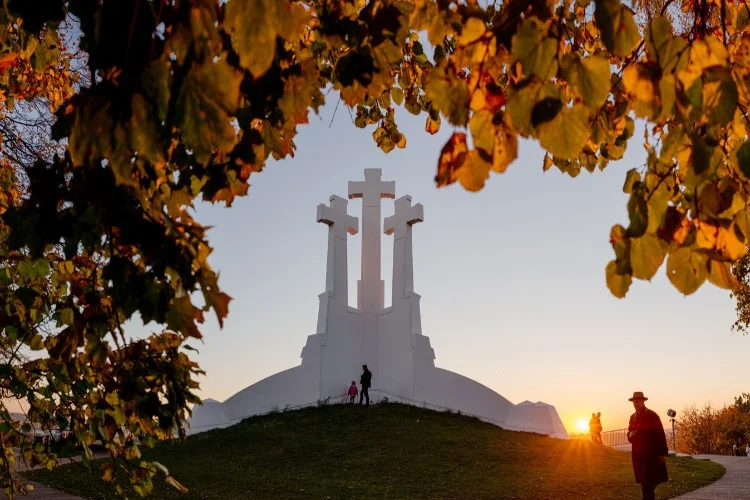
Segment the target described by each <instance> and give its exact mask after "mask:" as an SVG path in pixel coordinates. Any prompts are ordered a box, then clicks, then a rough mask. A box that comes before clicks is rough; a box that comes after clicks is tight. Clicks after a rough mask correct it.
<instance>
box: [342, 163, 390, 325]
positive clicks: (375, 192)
mask: <svg viewBox="0 0 750 500" xmlns="http://www.w3.org/2000/svg"><path fill="white" fill-rule="evenodd" d="M382 175H383V171H382V170H380V169H379V168H366V169H365V180H364V182H362V181H358V182H352V181H350V182H349V199H352V198H362V279H361V280H360V290H359V292H360V296H359V300H358V303H359V306H360V309H361V310H362V313H363V314H366V315H369V314H378V313H379V312H380V311H381V309H382V308H383V289H382V285H381V280H380V228H381V219H380V200H381V199H382V198H395V197H396V183H395V182H393V181H382V180H380V178H381V177H382Z"/></svg>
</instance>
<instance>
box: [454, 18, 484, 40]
mask: <svg viewBox="0 0 750 500" xmlns="http://www.w3.org/2000/svg"><path fill="white" fill-rule="evenodd" d="M485 31H487V26H486V25H485V24H484V21H482V20H481V19H479V18H478V17H470V18H469V19H467V20H466V24H465V25H464V27H463V29H462V30H461V35H459V37H458V41H459V42H460V43H461V44H462V45H468V44H470V43H472V42H476V41H477V40H479V38H480V37H481V36H482V35H484V32H485Z"/></svg>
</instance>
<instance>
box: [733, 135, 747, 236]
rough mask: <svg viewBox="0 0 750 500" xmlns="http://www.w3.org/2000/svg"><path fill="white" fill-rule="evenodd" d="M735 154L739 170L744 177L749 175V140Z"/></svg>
mask: <svg viewBox="0 0 750 500" xmlns="http://www.w3.org/2000/svg"><path fill="white" fill-rule="evenodd" d="M736 155H737V163H738V164H739V166H740V171H741V172H742V173H743V174H745V177H750V141H749V142H746V143H745V144H743V145H742V146H740V147H739V148H738V149H737V153H736ZM748 236H750V235H748Z"/></svg>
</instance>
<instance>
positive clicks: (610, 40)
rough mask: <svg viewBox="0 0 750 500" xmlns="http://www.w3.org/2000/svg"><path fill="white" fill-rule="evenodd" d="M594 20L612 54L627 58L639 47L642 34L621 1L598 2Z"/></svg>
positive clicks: (606, 0) (607, 0) (602, 0)
mask: <svg viewBox="0 0 750 500" xmlns="http://www.w3.org/2000/svg"><path fill="white" fill-rule="evenodd" d="M594 20H595V21H596V24H597V26H598V27H599V30H600V31H601V36H602V41H603V42H604V45H605V46H606V47H607V50H609V51H610V52H611V53H612V54H614V55H616V56H621V57H624V56H627V55H628V54H630V52H631V51H632V50H633V49H634V48H635V46H636V45H638V41H639V39H640V33H639V32H638V26H636V24H635V20H634V19H633V13H632V11H631V10H630V9H629V8H627V7H626V6H625V5H622V4H621V3H620V0H597V1H596V11H595V12H594Z"/></svg>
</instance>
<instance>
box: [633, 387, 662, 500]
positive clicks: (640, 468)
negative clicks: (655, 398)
mask: <svg viewBox="0 0 750 500" xmlns="http://www.w3.org/2000/svg"><path fill="white" fill-rule="evenodd" d="M647 400H648V398H647V397H646V396H644V395H643V393H642V392H640V391H637V392H634V393H633V397H632V398H630V399H628V401H632V402H633V407H634V408H635V413H633V414H632V415H631V416H630V424H629V425H628V441H630V443H631V444H632V445H633V453H632V457H633V472H635V482H636V483H639V484H640V485H641V491H642V492H643V499H644V500H653V499H654V489H655V488H656V486H657V485H659V484H661V483H665V482H667V481H668V480H669V477H668V476H667V462H666V456H667V455H668V454H669V450H668V449H667V437H666V435H665V434H664V427H663V426H662V425H661V420H660V419H659V415H657V414H656V413H655V412H654V411H652V410H649V409H648V408H646V401H647Z"/></svg>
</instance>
